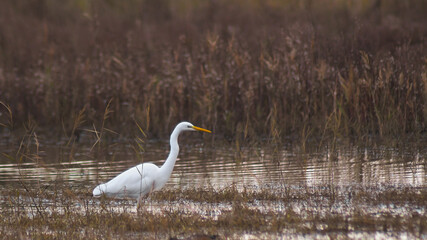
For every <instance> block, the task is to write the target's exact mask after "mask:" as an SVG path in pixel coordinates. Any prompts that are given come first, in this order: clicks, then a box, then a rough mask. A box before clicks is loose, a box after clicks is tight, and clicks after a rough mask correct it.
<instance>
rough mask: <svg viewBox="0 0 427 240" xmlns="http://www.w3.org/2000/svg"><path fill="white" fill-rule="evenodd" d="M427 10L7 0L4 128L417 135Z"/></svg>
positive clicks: (424, 115)
mask: <svg viewBox="0 0 427 240" xmlns="http://www.w3.org/2000/svg"><path fill="white" fill-rule="evenodd" d="M425 12H427V2H426V1H423V0H409V1H398V0H392V1H380V0H376V1H344V0H327V1H310V0H305V1H295V0H286V1H278V0H270V1H261V0H250V1H243V0H232V1H222V0H219V1H197V0H188V1H170V0H133V1H118V0H117V1H116V0H113V1H102V0H95V1H81V0H65V1H60V2H58V1H54V0H30V1H28V0H18V1H9V0H7V1H1V3H0V101H1V105H0V111H1V115H0V120H1V123H2V126H3V125H4V124H5V123H7V121H8V116H12V115H13V117H14V121H15V124H14V126H13V127H11V129H12V130H14V129H19V128H20V126H23V125H24V124H25V123H26V122H28V121H31V122H33V123H36V125H37V127H39V128H41V129H46V128H47V127H49V130H50V131H53V132H57V133H64V134H66V135H70V134H74V133H75V131H76V130H77V128H79V127H82V126H84V127H86V129H87V128H89V129H92V128H93V126H95V125H96V126H99V125H102V126H103V128H105V129H110V130H111V131H114V132H120V133H122V134H125V135H126V134H128V133H129V132H130V131H135V130H136V129H137V128H136V127H135V121H137V122H138V123H140V124H139V125H138V128H139V129H140V130H143V131H145V130H147V129H149V132H150V134H152V135H153V136H159V137H164V136H166V135H167V134H169V131H170V129H171V128H172V127H173V126H174V125H175V124H176V123H177V122H179V121H181V120H189V121H192V122H194V123H197V124H199V125H201V126H204V127H207V128H210V129H212V130H213V131H214V132H215V133H216V136H217V137H218V136H224V137H226V138H231V139H254V138H259V137H260V136H261V137H267V138H271V139H274V140H280V139H283V137H284V136H289V135H293V136H297V137H301V138H302V139H306V138H307V137H310V136H312V135H321V136H324V137H329V136H333V137H334V138H335V137H341V136H358V137H363V136H367V135H379V136H398V135H399V136H400V135H413V134H420V133H422V132H425V130H426V121H427V120H426V119H427V111H426V109H427V107H426V100H427V70H426V61H427V58H426V56H427V48H426V46H427V44H426V43H427V42H426V36H427V17H426V14H425ZM107 105H108V109H109V110H110V112H108V121H105V116H104V118H103V114H104V113H105V111H104V110H105V109H106V106H107ZM9 110H10V111H11V112H10V114H8V111H9ZM99 119H104V120H103V122H102V124H101V123H99ZM76 123H78V124H77V125H76ZM104 123H105V125H104ZM129 126H132V127H129ZM2 129H4V128H2ZM94 131H97V130H94ZM304 141H305V140H304Z"/></svg>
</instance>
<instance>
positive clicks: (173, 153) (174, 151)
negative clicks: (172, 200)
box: [161, 129, 180, 178]
mask: <svg viewBox="0 0 427 240" xmlns="http://www.w3.org/2000/svg"><path fill="white" fill-rule="evenodd" d="M179 133H180V132H179V131H178V130H177V129H175V130H174V131H173V132H172V134H171V138H170V146H171V150H170V152H169V156H168V158H167V159H166V161H165V163H164V164H163V166H162V167H161V170H162V171H163V172H164V174H165V175H164V176H165V177H166V176H167V178H169V177H170V175H171V173H172V170H173V167H174V166H175V162H176V158H177V157H178V153H179V146H178V136H179Z"/></svg>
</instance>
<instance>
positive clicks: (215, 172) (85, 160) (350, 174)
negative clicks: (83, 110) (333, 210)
mask: <svg viewBox="0 0 427 240" xmlns="http://www.w3.org/2000/svg"><path fill="white" fill-rule="evenodd" d="M124 142H126V141H124ZM33 145H34V144H33ZM33 145H30V146H29V147H28V149H30V151H29V152H28V153H26V154H22V153H23V152H24V151H23V150H20V153H19V154H17V151H18V149H19V145H13V144H11V143H4V142H3V144H2V145H1V146H0V152H1V153H3V154H2V155H1V156H0V187H1V185H3V186H4V185H8V184H10V183H16V182H18V181H25V182H38V183H40V182H41V183H49V182H52V181H64V182H68V183H75V184H76V185H80V184H84V185H85V186H87V188H88V190H90V188H92V187H93V186H96V184H98V183H100V182H105V181H107V180H109V179H111V178H112V177H114V176H116V175H117V174H119V173H120V172H122V171H124V170H126V169H128V168H130V167H132V166H134V165H136V164H139V163H141V162H153V163H155V164H157V165H161V164H163V161H164V159H165V158H166V157H167V154H168V151H169V147H168V142H165V141H157V142H148V143H145V144H144V148H145V151H144V152H140V153H139V156H137V155H138V154H136V152H135V150H134V148H133V147H132V146H133V144H132V143H131V144H126V143H114V144H108V145H107V144H106V145H103V146H102V147H98V146H95V147H94V148H91V147H92V145H91V144H77V145H74V146H66V143H65V141H64V142H59V143H55V144H46V145H43V144H40V145H39V147H38V149H37V148H36V147H35V146H33ZM180 145H181V152H180V155H179V160H178V161H177V163H176V165H175V168H174V171H173V174H172V177H171V179H170V180H169V181H168V185H167V187H187V186H191V187H202V188H203V187H224V186H229V185H232V184H234V185H237V186H239V187H255V188H256V187H260V186H265V185H273V186H274V185H283V184H285V185H308V186H313V185H322V184H335V185H352V184H357V185H369V184H373V183H374V184H378V183H386V184H391V185H411V186H425V184H426V169H427V167H426V155H427V146H423V145H422V144H419V143H418V144H411V143H408V144H407V145H404V146H400V147H399V148H391V147H385V146H382V145H373V146H363V147H360V146H356V145H349V144H347V145H342V146H340V147H336V148H335V150H333V151H332V150H330V147H329V148H328V147H323V148H318V149H315V150H306V151H302V150H301V148H300V147H298V146H293V145H290V144H288V145H284V146H282V147H276V148H272V147H270V146H268V145H266V146H248V147H242V148H238V149H237V148H236V147H234V145H233V146H230V145H226V144H216V145H210V144H202V143H200V142H199V143H197V144H191V143H189V142H188V141H187V142H183V143H182V144H180ZM5 154H7V155H8V156H9V157H6V155H5ZM10 156H12V158H15V159H11V157H10ZM20 156H25V157H23V158H22V159H21V160H19V157H20Z"/></svg>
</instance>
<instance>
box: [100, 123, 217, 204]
mask: <svg viewBox="0 0 427 240" xmlns="http://www.w3.org/2000/svg"><path fill="white" fill-rule="evenodd" d="M184 131H203V132H208V133H210V132H211V131H209V130H207V129H204V128H200V127H196V126H193V124H191V123H189V122H181V123H179V124H178V125H176V127H175V129H174V130H173V132H172V134H171V137H170V146H171V150H170V153H169V156H168V158H167V159H166V161H165V163H164V164H163V165H162V166H161V167H160V168H159V167H157V166H156V165H154V164H152V163H143V164H139V165H137V166H135V167H132V168H130V169H128V170H126V171H124V172H122V173H121V174H119V175H117V176H116V177H115V178H113V179H111V180H110V181H109V182H107V183H103V184H100V185H98V186H97V187H95V189H94V190H93V196H94V197H97V196H100V195H102V194H105V195H107V196H111V197H132V198H136V199H138V200H139V199H140V198H141V197H142V196H144V195H146V194H148V193H150V192H152V191H157V190H160V189H161V188H162V187H163V186H164V185H165V184H166V182H167V181H168V179H169V177H170V176H171V174H172V170H173V167H174V166H175V162H176V158H177V157H178V153H179V146H178V136H179V134H180V133H182V132H184Z"/></svg>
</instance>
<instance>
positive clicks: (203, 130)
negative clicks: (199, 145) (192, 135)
mask: <svg viewBox="0 0 427 240" xmlns="http://www.w3.org/2000/svg"><path fill="white" fill-rule="evenodd" d="M193 129H195V130H197V131H202V132H207V133H211V131H210V130H207V129H204V128H201V127H196V126H193Z"/></svg>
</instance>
